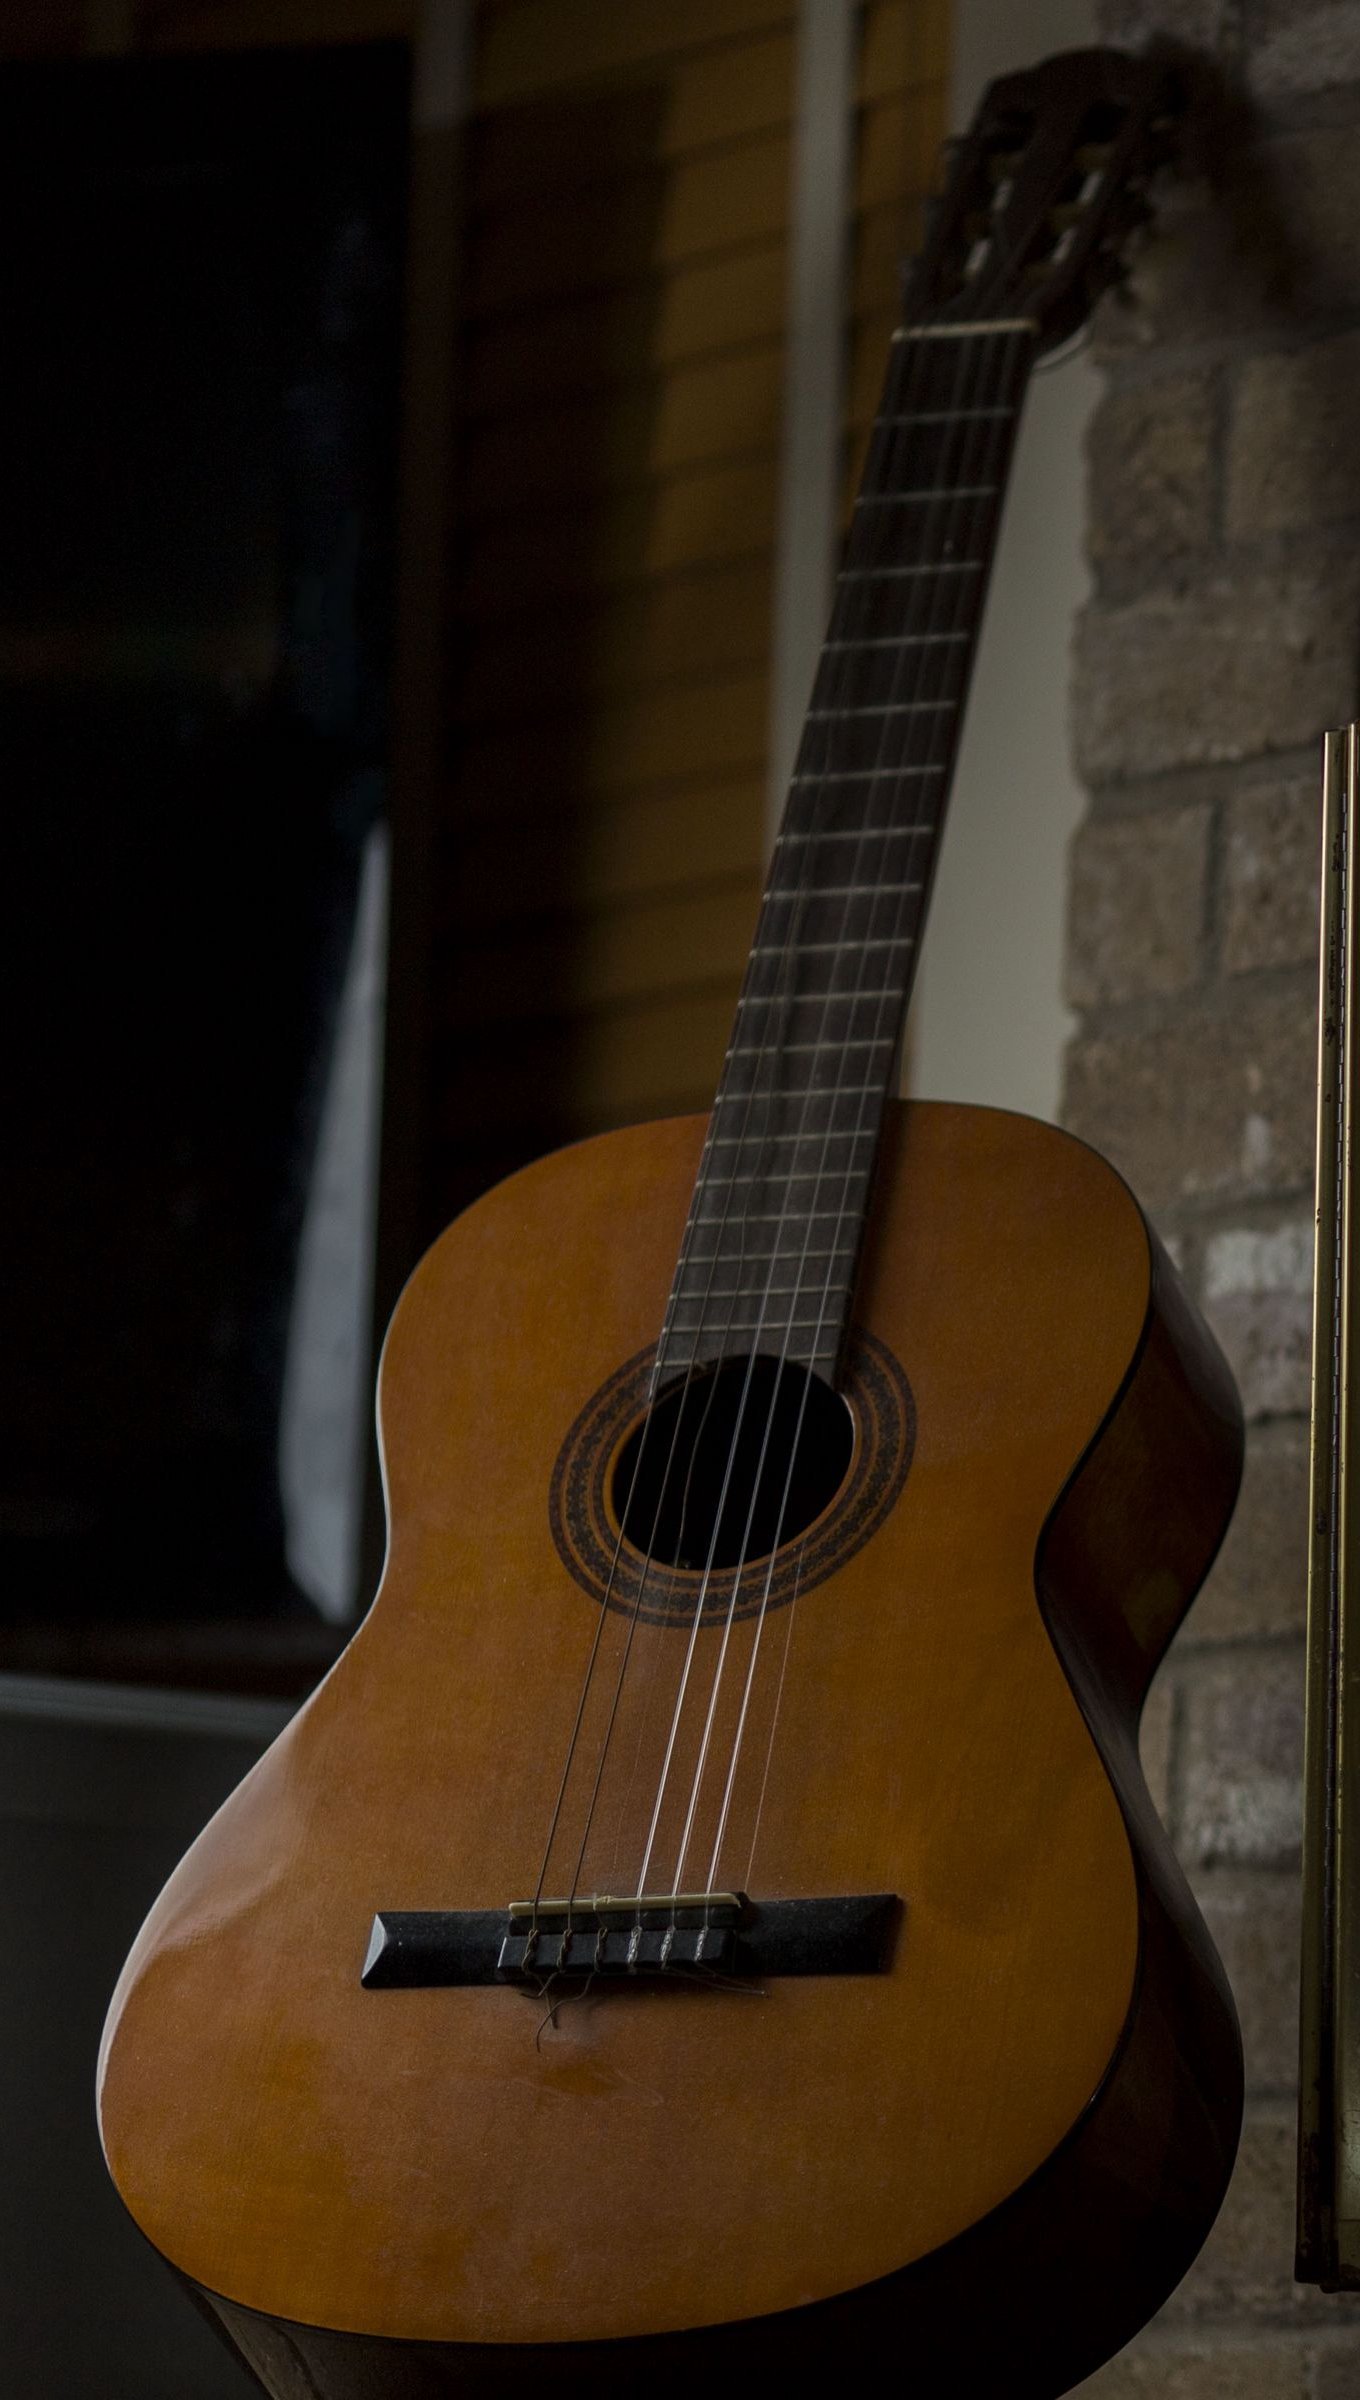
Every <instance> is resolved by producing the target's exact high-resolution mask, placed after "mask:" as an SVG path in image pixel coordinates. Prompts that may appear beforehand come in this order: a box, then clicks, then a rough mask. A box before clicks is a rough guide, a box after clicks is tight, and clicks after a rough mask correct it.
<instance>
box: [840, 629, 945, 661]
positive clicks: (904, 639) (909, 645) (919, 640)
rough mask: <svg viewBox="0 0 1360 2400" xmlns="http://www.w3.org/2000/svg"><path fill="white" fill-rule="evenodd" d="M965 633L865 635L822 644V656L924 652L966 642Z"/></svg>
mask: <svg viewBox="0 0 1360 2400" xmlns="http://www.w3.org/2000/svg"><path fill="white" fill-rule="evenodd" d="M971 640H972V635H971V634H967V633H867V634H861V635H860V636H859V638H858V640H856V641H853V642H823V644H822V655H823V657H825V655H826V653H827V651H828V650H925V649H928V648H931V647H933V646H934V645H935V644H936V643H939V642H968V641H971Z"/></svg>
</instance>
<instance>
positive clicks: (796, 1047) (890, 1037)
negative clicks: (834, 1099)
mask: <svg viewBox="0 0 1360 2400" xmlns="http://www.w3.org/2000/svg"><path fill="white" fill-rule="evenodd" d="M896 1039H897V1036H896V1035H895V1034H892V1033H865V1034H860V1035H858V1036H856V1037H855V1038H854V1039H852V1040H847V1041H842V1040H841V1038H840V1035H839V1034H835V1033H829V1034H828V1035H827V1036H826V1039H825V1040H824V1041H820V1042H781V1043H780V1045H779V1055H780V1057H781V1058H797V1057H798V1056H799V1055H800V1054H801V1053H802V1052H804V1051H807V1050H881V1049H882V1047H883V1044H884V1043H885V1042H892V1041H895V1040H896ZM748 1054H749V1055H750V1056H751V1057H752V1058H767V1057H768V1056H769V1051H768V1049H767V1046H766V1044H765V1043H764V1042H732V1043H730V1044H729V1046H728V1049H727V1051H726V1053H725V1055H726V1056H727V1057H728V1058H743V1057H745V1056H747V1055H748ZM837 1088H838V1090H841V1091H843V1090H844V1088H845V1087H844V1085H843V1084H841V1085H838V1087H837Z"/></svg>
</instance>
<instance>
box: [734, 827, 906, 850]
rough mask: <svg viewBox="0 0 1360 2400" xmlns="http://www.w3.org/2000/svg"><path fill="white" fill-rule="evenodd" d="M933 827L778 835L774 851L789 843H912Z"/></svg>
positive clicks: (852, 829) (853, 828)
mask: <svg viewBox="0 0 1360 2400" xmlns="http://www.w3.org/2000/svg"><path fill="white" fill-rule="evenodd" d="M934 831H935V828H934V826H933V825H854V826H851V827H848V828H847V830H846V831H845V832H844V833H780V834H776V836H775V842H774V846H775V848H776V850H783V849H785V848H786V847H787V846H788V844H789V843H790V842H799V843H804V842H806V843H808V844H810V845H812V844H818V843H821V842H914V841H917V840H919V838H920V836H921V835H922V834H923V833H933V832H934Z"/></svg>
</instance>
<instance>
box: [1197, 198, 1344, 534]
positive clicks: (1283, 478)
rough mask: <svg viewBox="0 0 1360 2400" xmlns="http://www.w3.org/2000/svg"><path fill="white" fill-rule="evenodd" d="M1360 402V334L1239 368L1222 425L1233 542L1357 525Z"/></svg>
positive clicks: (1227, 508)
mask: <svg viewBox="0 0 1360 2400" xmlns="http://www.w3.org/2000/svg"><path fill="white" fill-rule="evenodd" d="M1357 196H1358V197H1360V194H1358V195H1357ZM1358 397H1360V334H1356V333H1344V334H1338V335H1336V336H1335V337H1334V338H1333V339H1332V340H1330V341H1325V342H1312V343H1310V344H1309V345H1308V347H1307V348H1306V349H1303V350H1291V351H1286V352H1280V353H1276V354H1274V355H1269V354H1268V355H1267V356H1265V357H1262V358H1253V359H1248V360H1247V361H1246V362H1245V364H1244V365H1243V366H1242V367H1241V368H1240V369H1239V371H1238V373H1237V375H1236V376H1235V378H1234V379H1233V383H1232V386H1231V401H1230V407H1229V417H1228V447H1227V463H1226V505H1225V517H1226V530H1227V533H1228V537H1229V539H1230V540H1234V541H1253V540H1255V539H1256V538H1257V536H1258V535H1260V534H1263V533H1285V532H1289V531H1291V530H1292V529H1294V528H1295V527H1298V528H1302V529H1306V528H1307V527H1309V526H1313V525H1329V524H1336V523H1338V522H1339V521H1341V520H1344V519H1345V518H1348V517H1354V516H1357V515H1360V446H1357V443H1356V440H1355V417H1356V406H1357V398H1358Z"/></svg>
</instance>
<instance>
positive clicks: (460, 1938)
mask: <svg viewBox="0 0 1360 2400" xmlns="http://www.w3.org/2000/svg"><path fill="white" fill-rule="evenodd" d="M901 1905H902V1904H901V1902H900V1901H899V1900H898V1899H897V1898H896V1897H895V1896H894V1894H893V1893H891V1892H870V1893H868V1894H864V1895H860V1896H856V1897H850V1898H846V1897H840V1896H838V1897H837V1898H835V1899H831V1900H748V1899H747V1898H746V1896H745V1894H744V1893H741V1892H664V1893H655V1892H646V1893H643V1894H642V1896H641V1897H640V1898H638V1897H634V1898H632V1899H627V1900H615V1899H610V1898H597V1899H593V1900H573V1901H572V1902H571V1903H570V1905H568V1903H567V1902H566V1901H565V1900H540V1901H537V1902H535V1901H532V1900H516V1901H512V1902H511V1904H510V1906H509V1908H508V1909H503V1908H502V1909H496V1908H490V1909H475V1908H472V1909H383V1910H381V1911H380V1912H379V1914H378V1915H377V1916H376V1917H375V1918H374V1920H373V1932H372V1935H371V1938H370V1940H369V1945H368V1956H367V1958H366V1959H365V1960H364V1966H363V1974H362V1977H361V1981H362V1982H363V1983H364V1984H365V1985H366V1986H367V1988H368V1990H369V1991H411V1990H417V1989H421V1988H425V1989H428V1988H429V1987H430V1986H432V1985H436V1984H471V1983H509V1984H522V1985H525V1986H527V1987H529V1988H530V1989H532V1990H535V1991H537V1990H539V1989H540V1988H541V1986H542V1985H543V1983H544V1981H545V1979H546V1978H548V1977H550V1976H554V1975H570V1976H575V1977H582V1978H585V1977H594V1976H604V1977H607V1978H608V1979H609V1980H610V1981H611V1982H616V1981H622V1980H626V1979H627V1978H629V1977H632V1976H646V1977H649V1978H652V1977H658V1976H661V1977H664V1976H668V1975H671V1976H677V1977H682V1978H683V1979H684V1980H685V1981H686V1982H693V1981H694V1980H695V1979H696V1978H697V1979H699V1980H700V1981H702V1980H704V1979H705V1978H708V1977H715V1978H718V1979H721V1980H722V1981H725V1982H727V1981H731V1980H732V1979H734V1978H742V1979H746V1980H749V1981H753V1982H761V1983H763V1982H764V1981H765V1980H766V1978H767V1977H769V1976H772V1975H878V1974H882V1973H883V1971H884V1970H885V1968H886V1967H887V1966H888V1964H889V1961H890V1957H891V1952H892V1945H893V1936H894V1934H895V1932H896V1928H897V1920H898V1917H899V1916H900V1914H901Z"/></svg>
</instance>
